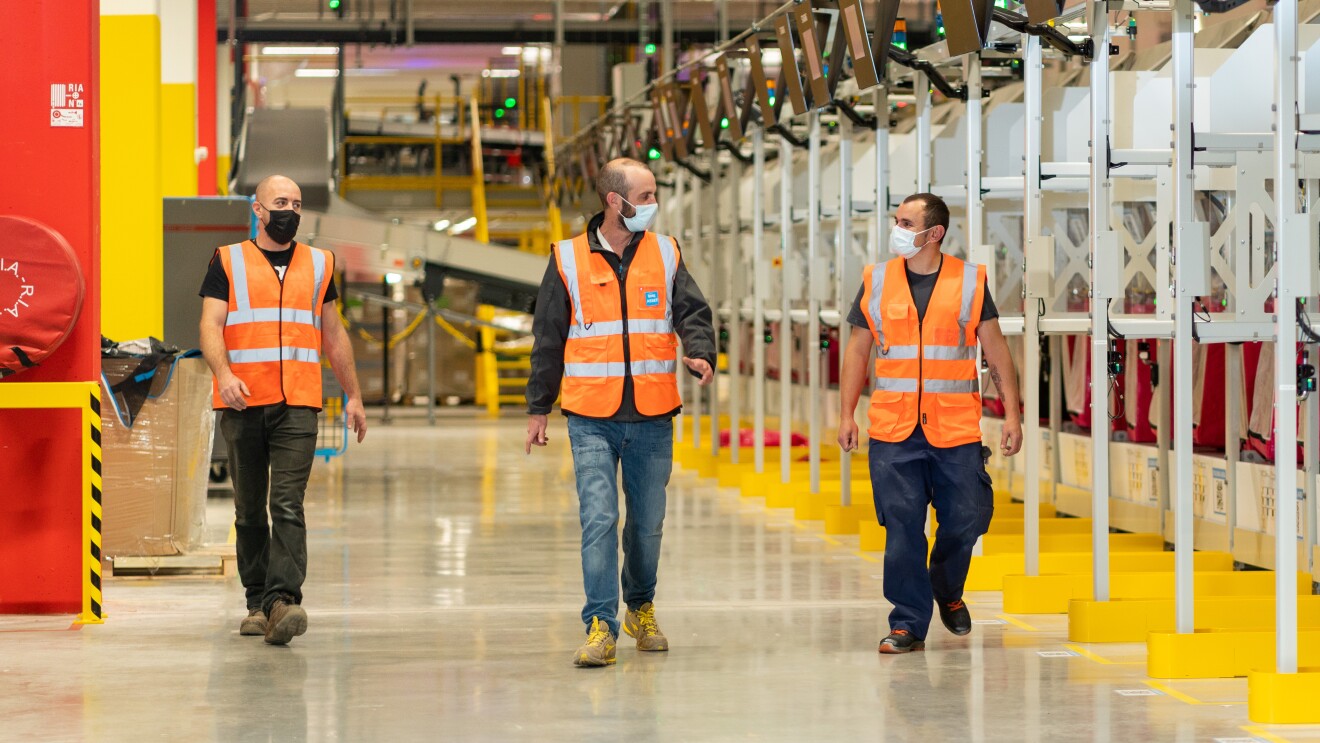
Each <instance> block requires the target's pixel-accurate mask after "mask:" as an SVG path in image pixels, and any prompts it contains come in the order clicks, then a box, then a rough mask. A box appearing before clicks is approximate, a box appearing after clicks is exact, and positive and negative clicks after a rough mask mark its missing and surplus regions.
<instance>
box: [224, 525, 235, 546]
mask: <svg viewBox="0 0 1320 743" xmlns="http://www.w3.org/2000/svg"><path fill="white" fill-rule="evenodd" d="M237 541H238V527H236V526H234V525H233V524H230V525H229V537H228V538H227V539H226V540H225V542H226V543H227V544H234V543H235V542H237Z"/></svg>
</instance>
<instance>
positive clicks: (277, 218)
mask: <svg viewBox="0 0 1320 743" xmlns="http://www.w3.org/2000/svg"><path fill="white" fill-rule="evenodd" d="M263 208H265V207H263ZM266 214H267V215H269V219H268V220H267V221H266V234H267V235H270V239H272V240H274V241H275V242H277V243H279V244H280V245H287V244H288V243H289V242H290V241H291V240H293V236H294V235H297V234H298V222H299V220H300V216H299V214H298V212H295V211H294V210H292V209H266Z"/></svg>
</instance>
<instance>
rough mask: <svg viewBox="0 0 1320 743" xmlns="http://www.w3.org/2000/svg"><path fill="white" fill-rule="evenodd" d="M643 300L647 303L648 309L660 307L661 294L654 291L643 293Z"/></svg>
mask: <svg viewBox="0 0 1320 743" xmlns="http://www.w3.org/2000/svg"><path fill="white" fill-rule="evenodd" d="M642 299H643V300H644V301H645V303H646V306H647V307H659V306H660V292H659V291H656V290H654V289H653V290H650V291H643V292H642Z"/></svg>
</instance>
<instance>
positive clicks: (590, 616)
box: [526, 158, 715, 667]
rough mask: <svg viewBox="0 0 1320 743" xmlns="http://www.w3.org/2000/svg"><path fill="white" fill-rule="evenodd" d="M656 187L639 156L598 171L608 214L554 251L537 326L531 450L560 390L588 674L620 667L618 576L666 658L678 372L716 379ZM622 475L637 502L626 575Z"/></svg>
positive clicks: (703, 317)
mask: <svg viewBox="0 0 1320 743" xmlns="http://www.w3.org/2000/svg"><path fill="white" fill-rule="evenodd" d="M655 190H656V186H655V176H654V175H652V174H651V171H650V169H648V168H647V167H646V166H645V165H643V164H642V163H640V162H638V161H636V160H630V159H627V158H620V159H617V160H612V161H610V162H609V163H607V164H606V165H605V167H604V168H602V169H601V172H600V175H599V177H598V178H597V180H596V194H597V195H598V196H599V197H600V201H601V205H602V207H603V209H604V211H602V212H601V213H599V214H597V215H596V216H595V217H593V218H592V219H591V221H590V222H589V223H588V224H587V231H586V232H585V233H583V234H581V235H578V236H577V237H575V238H573V239H571V240H564V241H562V242H560V243H558V244H556V245H555V246H554V248H553V255H552V256H551V257H550V265H549V266H548V267H547V268H546V272H545V278H544V279H543V280H542V281H541V290H540V293H539V294H538V296H537V300H536V315H535V318H534V320H533V323H532V335H533V336H534V338H535V340H534V344H533V346H532V359H531V361H532V369H531V374H530V378H529V379H528V382H527V413H528V416H529V418H528V423H527V442H526V450H527V453H528V454H530V453H531V451H532V447H533V446H545V445H546V441H547V439H546V426H547V418H548V414H549V413H550V410H551V409H552V408H553V406H554V403H555V399H556V398H558V397H559V396H560V393H561V392H562V394H563V398H562V400H561V402H560V407H561V409H562V410H563V412H564V414H565V415H566V416H568V438H569V445H570V447H571V448H572V450H573V470H574V475H575V476H576V478H577V492H578V511H579V516H580V519H581V522H582V578H583V585H584V588H585V589H586V594H587V601H586V605H585V606H584V607H583V609H582V622H583V624H584V625H585V628H586V634H587V638H586V642H584V643H583V645H582V646H581V647H580V648H578V649H577V651H576V652H574V654H573V663H574V665H577V666H580V667H597V666H608V665H613V664H614V661H615V640H616V638H617V637H618V636H619V628H620V624H619V620H618V611H619V597H620V590H619V585H620V580H622V584H623V591H622V593H623V601H624V603H625V604H626V605H627V611H626V612H625V614H624V621H623V625H622V627H623V630H624V631H625V632H627V633H628V634H629V635H630V636H632V637H634V638H636V640H637V649H638V650H641V651H664V650H668V649H669V641H668V639H666V638H665V636H664V634H663V633H662V632H661V631H660V627H659V625H658V624H657V622H656V616H655V605H654V603H653V601H654V598H655V588H656V572H657V566H658V564H659V560H660V535H661V527H662V526H663V524H664V518H665V486H666V485H667V484H668V483H669V473H670V470H671V468H672V467H673V453H674V448H673V446H674V445H673V440H674V423H673V418H674V416H675V415H676V414H677V413H678V412H679V410H680V407H681V404H682V402H681V400H680V399H679V396H678V381H677V377H676V376H675V374H676V372H677V371H678V370H679V369H682V368H684V367H686V371H687V372H688V373H689V374H691V375H692V376H694V377H696V378H697V380H698V384H701V385H706V384H709V383H710V381H711V379H712V377H713V374H714V367H715V332H714V328H713V327H712V324H711V310H710V307H709V306H708V305H707V304H706V300H705V298H704V297H703V296H702V294H701V290H700V289H698V288H697V284H696V282H695V281H693V280H692V277H691V276H690V275H688V272H687V268H686V267H685V266H684V265H683V259H682V256H681V254H680V253H679V248H678V241H677V240H675V239H674V238H672V237H669V236H668V235H661V234H657V233H655V232H651V231H650V230H651V225H652V224H653V223H654V221H655V215H656V210H657V209H658V208H659V205H658V204H657V203H656V198H655ZM679 339H681V340H682V342H683V357H682V358H681V359H680V358H679V354H678V341H679ZM680 361H681V365H680V363H679V362H680ZM621 466H622V471H623V492H624V497H625V498H626V499H627V503H628V518H627V521H626V523H625V524H624V527H623V569H622V573H620V570H619V556H618V551H619V545H618V523H619V494H618V485H617V484H618V479H619V471H620V467H621Z"/></svg>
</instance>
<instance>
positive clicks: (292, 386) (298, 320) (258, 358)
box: [212, 240, 335, 409]
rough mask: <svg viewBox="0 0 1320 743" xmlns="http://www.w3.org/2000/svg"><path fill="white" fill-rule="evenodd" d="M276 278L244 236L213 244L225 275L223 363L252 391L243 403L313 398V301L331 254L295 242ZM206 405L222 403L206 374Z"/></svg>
mask: <svg viewBox="0 0 1320 743" xmlns="http://www.w3.org/2000/svg"><path fill="white" fill-rule="evenodd" d="M290 250H293V251H294V253H293V258H292V259H291V260H290V261H289V267H288V268H286V269H285V270H284V281H283V282H281V281H280V277H279V275H278V274H277V273H275V269H274V267H272V266H271V265H270V261H268V260H266V256H264V255H262V253H261V251H260V250H259V249H258V248H257V246H256V244H255V243H253V242H252V241H251V240H246V241H244V242H241V243H238V244H235V245H229V246H226V247H223V248H220V250H219V254H220V263H221V265H222V266H224V269H225V275H226V276H228V277H229V315H228V317H227V318H226V319H225V348H226V349H227V350H228V352H229V368H230V369H231V370H233V372H234V376H236V377H238V378H239V379H241V380H243V383H244V384H246V385H247V387H248V390H249V391H250V392H251V393H252V395H251V396H250V397H248V399H247V404H248V405H273V404H275V403H279V402H284V403H287V404H289V405H293V406H297V407H305V408H317V409H319V408H320V407H321V405H322V400H321V307H322V305H323V304H324V303H325V293H326V291H327V290H328V287H329V285H330V277H331V276H333V275H334V270H335V264H334V255H333V254H331V253H330V252H329V251H326V250H320V249H318V248H313V247H310V246H307V245H303V244H301V243H295V244H294V246H293V247H292V248H290ZM212 389H213V393H212V405H213V406H214V407H215V408H216V409H223V408H225V407H227V406H226V405H225V403H224V401H223V400H221V399H220V390H219V384H218V383H217V382H215V381H213V382H212Z"/></svg>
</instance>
